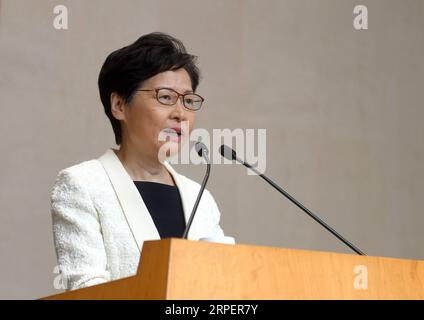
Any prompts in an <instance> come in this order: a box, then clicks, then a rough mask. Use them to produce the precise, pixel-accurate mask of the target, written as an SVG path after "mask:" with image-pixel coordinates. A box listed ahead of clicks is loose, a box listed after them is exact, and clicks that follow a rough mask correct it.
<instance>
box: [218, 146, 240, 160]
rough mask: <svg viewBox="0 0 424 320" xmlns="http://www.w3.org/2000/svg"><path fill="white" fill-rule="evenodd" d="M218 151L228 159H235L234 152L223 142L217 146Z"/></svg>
mask: <svg viewBox="0 0 424 320" xmlns="http://www.w3.org/2000/svg"><path fill="white" fill-rule="evenodd" d="M219 153H220V154H221V156H223V157H224V158H226V159H228V160H237V154H236V152H235V151H234V150H233V149H231V148H230V147H229V146H227V145H225V144H223V145H221V146H220V147H219Z"/></svg>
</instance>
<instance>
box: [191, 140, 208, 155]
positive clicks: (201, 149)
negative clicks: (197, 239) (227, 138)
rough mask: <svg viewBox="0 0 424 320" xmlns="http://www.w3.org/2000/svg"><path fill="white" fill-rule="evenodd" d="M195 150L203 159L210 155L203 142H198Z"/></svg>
mask: <svg viewBox="0 0 424 320" xmlns="http://www.w3.org/2000/svg"><path fill="white" fill-rule="evenodd" d="M194 149H195V150H196V152H197V154H198V155H199V157H201V158H203V157H207V156H208V154H209V150H208V148H207V147H206V146H205V144H204V143H203V142H200V141H198V142H196V144H195V145H194Z"/></svg>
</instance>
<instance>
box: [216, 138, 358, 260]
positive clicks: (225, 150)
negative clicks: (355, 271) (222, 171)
mask: <svg viewBox="0 0 424 320" xmlns="http://www.w3.org/2000/svg"><path fill="white" fill-rule="evenodd" d="M219 152H220V153H221V155H222V156H223V157H224V158H226V159H228V160H236V161H237V162H239V163H241V164H242V165H244V166H245V167H247V168H249V169H251V170H252V171H253V172H255V173H256V174H257V175H258V176H260V177H261V178H262V179H264V180H265V181H266V182H268V183H269V184H270V185H271V186H273V187H274V188H275V189H277V191H279V192H280V193H282V194H283V195H284V196H285V197H286V198H287V199H289V200H290V201H291V202H293V203H294V204H295V205H296V206H298V207H299V208H300V209H302V210H303V211H304V212H305V213H306V214H307V215H308V216H310V217H311V218H312V219H314V220H315V221H316V222H318V223H319V224H320V225H321V226H323V227H324V228H325V229H327V230H328V231H329V232H330V233H331V234H332V235H334V236H335V237H337V238H338V239H339V240H340V241H342V242H343V243H344V244H345V245H347V246H348V247H349V248H350V249H352V250H353V251H355V252H356V253H357V254H359V255H362V256H365V255H366V254H365V253H364V252H362V251H361V250H360V249H359V248H358V247H356V246H354V245H353V244H352V243H351V242H349V241H348V240H347V239H346V238H344V237H343V236H342V235H341V234H340V233H338V232H337V231H336V230H334V229H333V228H332V227H330V226H329V225H328V224H327V223H326V222H324V221H323V220H322V219H321V218H320V217H318V216H317V215H316V214H315V213H313V212H312V211H310V210H309V209H308V208H306V207H305V206H304V205H303V204H301V203H300V202H299V201H297V200H296V199H295V198H293V197H292V196H291V195H290V194H289V193H288V192H286V191H284V190H283V189H282V188H281V187H280V186H279V185H277V184H276V183H275V182H274V181H272V180H271V179H270V178H268V177H267V176H266V175H264V174H262V173H261V172H259V171H258V170H257V169H256V168H255V167H253V166H252V165H250V164H249V163H247V162H244V161H243V160H241V159H239V158H238V157H237V154H236V152H235V151H234V150H233V149H231V148H230V147H228V146H226V145H224V144H223V145H221V147H220V148H219Z"/></svg>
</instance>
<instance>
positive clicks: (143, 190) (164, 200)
mask: <svg viewBox="0 0 424 320" xmlns="http://www.w3.org/2000/svg"><path fill="white" fill-rule="evenodd" d="M134 184H135V186H136V187H137V189H138V192H140V195H141V197H142V198H143V201H144V203H145V204H146V207H147V210H149V212H150V215H151V216H152V219H153V221H154V223H155V226H156V229H158V231H159V235H160V237H161V238H162V239H163V238H170V237H175V238H181V236H182V235H183V233H184V230H185V227H186V223H185V218H184V211H183V206H182V203H181V197H180V193H179V191H178V188H177V187H176V186H170V185H168V184H163V183H157V182H149V181H134Z"/></svg>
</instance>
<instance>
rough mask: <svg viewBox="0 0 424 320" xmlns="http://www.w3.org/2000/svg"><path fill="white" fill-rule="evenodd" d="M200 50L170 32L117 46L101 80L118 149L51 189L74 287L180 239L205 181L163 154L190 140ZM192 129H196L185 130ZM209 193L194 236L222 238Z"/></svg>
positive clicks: (132, 265) (66, 173)
mask: <svg viewBox="0 0 424 320" xmlns="http://www.w3.org/2000/svg"><path fill="white" fill-rule="evenodd" d="M198 84H199V70H198V68H197V66H196V64H195V56H193V55H190V54H188V53H187V52H186V50H185V47H184V45H183V44H182V43H181V41H179V40H177V39H175V38H173V37H171V36H169V35H167V34H163V33H151V34H147V35H144V36H142V37H140V38H139V39H138V40H137V41H136V42H134V43H133V44H131V45H129V46H126V47H124V48H122V49H119V50H116V51H114V52H112V53H111V54H110V55H109V56H108V57H107V59H106V61H105V62H104V64H103V66H102V68H101V71H100V75H99V80H98V85H99V91H100V98H101V101H102V104H103V106H104V110H105V113H106V115H107V117H108V118H109V120H110V122H111V124H112V128H113V131H114V134H115V140H116V144H117V145H119V149H116V150H115V149H109V150H107V151H106V153H105V154H104V155H103V156H101V157H100V158H98V159H94V160H90V161H85V162H82V163H80V164H77V165H74V166H72V167H70V168H67V169H64V170H62V171H61V172H60V173H59V175H58V177H57V180H56V182H55V185H54V187H53V190H52V193H51V213H52V220H53V235H54V243H55V248H56V254H57V258H58V263H59V267H60V271H61V274H62V277H63V280H64V283H65V284H66V288H67V290H73V289H77V288H82V287H87V286H91V285H95V284H99V283H103V282H107V281H110V280H115V279H119V278H123V277H128V276H132V275H134V274H135V273H136V271H137V267H138V263H139V259H140V252H141V249H142V246H143V242H144V241H146V240H155V239H160V238H167V237H181V235H182V234H183V232H184V229H185V227H186V222H187V221H188V219H189V215H190V213H191V209H192V208H193V205H194V203H195V200H196V197H197V194H198V191H199V189H200V185H199V184H198V183H196V182H194V181H192V180H190V179H188V178H187V177H185V176H183V175H180V174H178V173H177V172H176V171H175V170H174V169H173V168H172V167H171V166H170V165H169V163H168V162H166V161H162V160H161V159H160V158H161V157H159V154H160V152H161V150H163V149H161V148H163V147H164V145H165V144H166V146H167V147H168V148H167V150H168V152H167V153H166V156H169V157H170V156H173V155H175V154H176V153H178V152H179V151H180V150H181V145H182V144H183V143H184V142H186V141H187V140H188V138H189V135H190V132H191V131H192V129H193V125H194V121H195V115H196V112H199V110H200V109H201V107H202V104H203V101H204V99H203V98H202V97H201V96H200V95H198V94H197V93H196V88H197V86H198ZM183 124H186V125H185V126H184V127H186V128H187V129H186V130H184V128H183ZM219 220H220V212H219V210H218V207H217V205H216V203H215V201H214V199H213V197H212V196H211V194H210V193H209V192H208V191H207V190H205V192H204V194H203V197H202V200H201V201H200V204H199V207H198V210H197V213H196V217H195V219H194V221H193V224H192V226H191V229H190V232H189V235H188V238H189V239H193V240H197V239H200V238H206V237H223V236H224V234H223V231H222V229H221V227H220V225H219Z"/></svg>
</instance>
